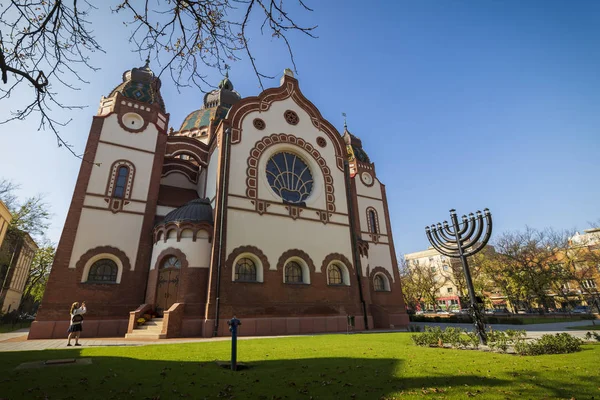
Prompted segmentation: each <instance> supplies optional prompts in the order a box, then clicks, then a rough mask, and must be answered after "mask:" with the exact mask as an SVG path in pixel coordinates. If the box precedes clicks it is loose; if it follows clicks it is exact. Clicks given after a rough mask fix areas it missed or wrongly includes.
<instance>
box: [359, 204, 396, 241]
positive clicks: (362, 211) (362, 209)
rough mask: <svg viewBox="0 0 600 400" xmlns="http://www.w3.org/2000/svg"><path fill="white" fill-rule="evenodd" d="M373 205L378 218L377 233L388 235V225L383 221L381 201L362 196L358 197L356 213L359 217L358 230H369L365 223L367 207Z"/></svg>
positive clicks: (383, 214) (383, 213)
mask: <svg viewBox="0 0 600 400" xmlns="http://www.w3.org/2000/svg"><path fill="white" fill-rule="evenodd" d="M368 207H373V208H374V209H375V211H377V218H378V219H379V233H382V234H384V235H388V234H389V233H388V227H387V224H386V223H385V212H384V208H383V201H379V200H373V199H367V198H364V197H358V214H359V219H360V230H361V231H362V232H368V231H369V225H368V224H367V208H368Z"/></svg>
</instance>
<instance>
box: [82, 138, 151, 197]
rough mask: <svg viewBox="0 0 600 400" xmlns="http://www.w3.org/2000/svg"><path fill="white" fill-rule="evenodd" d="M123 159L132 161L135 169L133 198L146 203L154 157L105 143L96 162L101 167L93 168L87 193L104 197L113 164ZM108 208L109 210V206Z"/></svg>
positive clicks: (99, 146) (98, 152)
mask: <svg viewBox="0 0 600 400" xmlns="http://www.w3.org/2000/svg"><path fill="white" fill-rule="evenodd" d="M122 159H123V160H129V161H131V162H132V163H133V165H134V167H135V177H134V179H133V188H132V192H131V198H132V199H135V200H144V201H145V200H146V198H147V197H148V188H149V187H150V175H151V174H152V164H153V163H154V155H153V154H149V153H143V152H141V151H136V150H131V149H125V148H122V147H115V146H111V145H107V144H104V143H99V144H98V150H97V151H96V158H95V159H94V162H95V163H101V165H100V166H99V167H98V166H94V167H93V168H92V174H91V176H90V181H89V183H88V187H87V191H88V192H89V193H95V194H102V195H103V194H104V193H105V192H106V185H107V183H108V179H109V176H110V172H111V171H110V168H111V166H112V164H113V163H114V162H115V161H116V160H122ZM106 207H107V208H108V206H106Z"/></svg>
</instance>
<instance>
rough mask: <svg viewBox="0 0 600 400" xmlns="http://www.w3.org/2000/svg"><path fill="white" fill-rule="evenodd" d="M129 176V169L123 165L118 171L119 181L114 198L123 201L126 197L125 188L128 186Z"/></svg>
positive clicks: (116, 183)
mask: <svg viewBox="0 0 600 400" xmlns="http://www.w3.org/2000/svg"><path fill="white" fill-rule="evenodd" d="M128 176H129V168H127V167H126V166H124V165H122V166H120V167H119V169H118V173H117V179H116V182H115V190H114V191H113V197H118V198H120V199H122V198H123V197H124V196H125V187H126V186H127V177H128Z"/></svg>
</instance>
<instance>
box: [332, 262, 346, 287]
mask: <svg viewBox="0 0 600 400" xmlns="http://www.w3.org/2000/svg"><path fill="white" fill-rule="evenodd" d="M328 275H329V284H330V285H341V284H342V283H343V282H342V271H340V267H338V266H337V265H332V266H330V267H329V271H328Z"/></svg>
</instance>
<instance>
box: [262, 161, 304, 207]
mask: <svg viewBox="0 0 600 400" xmlns="http://www.w3.org/2000/svg"><path fill="white" fill-rule="evenodd" d="M266 174H267V181H268V182H269V185H270V186H271V189H273V191H274V192H275V193H277V195H279V197H281V198H282V199H283V201H284V202H287V203H303V202H304V201H305V200H306V199H307V198H308V196H310V194H311V192H312V188H313V176H312V174H311V172H310V169H309V168H308V166H307V165H306V163H305V162H304V161H303V160H302V159H301V158H300V157H298V156H297V155H295V154H293V153H287V152H281V153H277V154H275V155H274V156H273V157H271V159H270V160H269V161H268V162H267V170H266Z"/></svg>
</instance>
